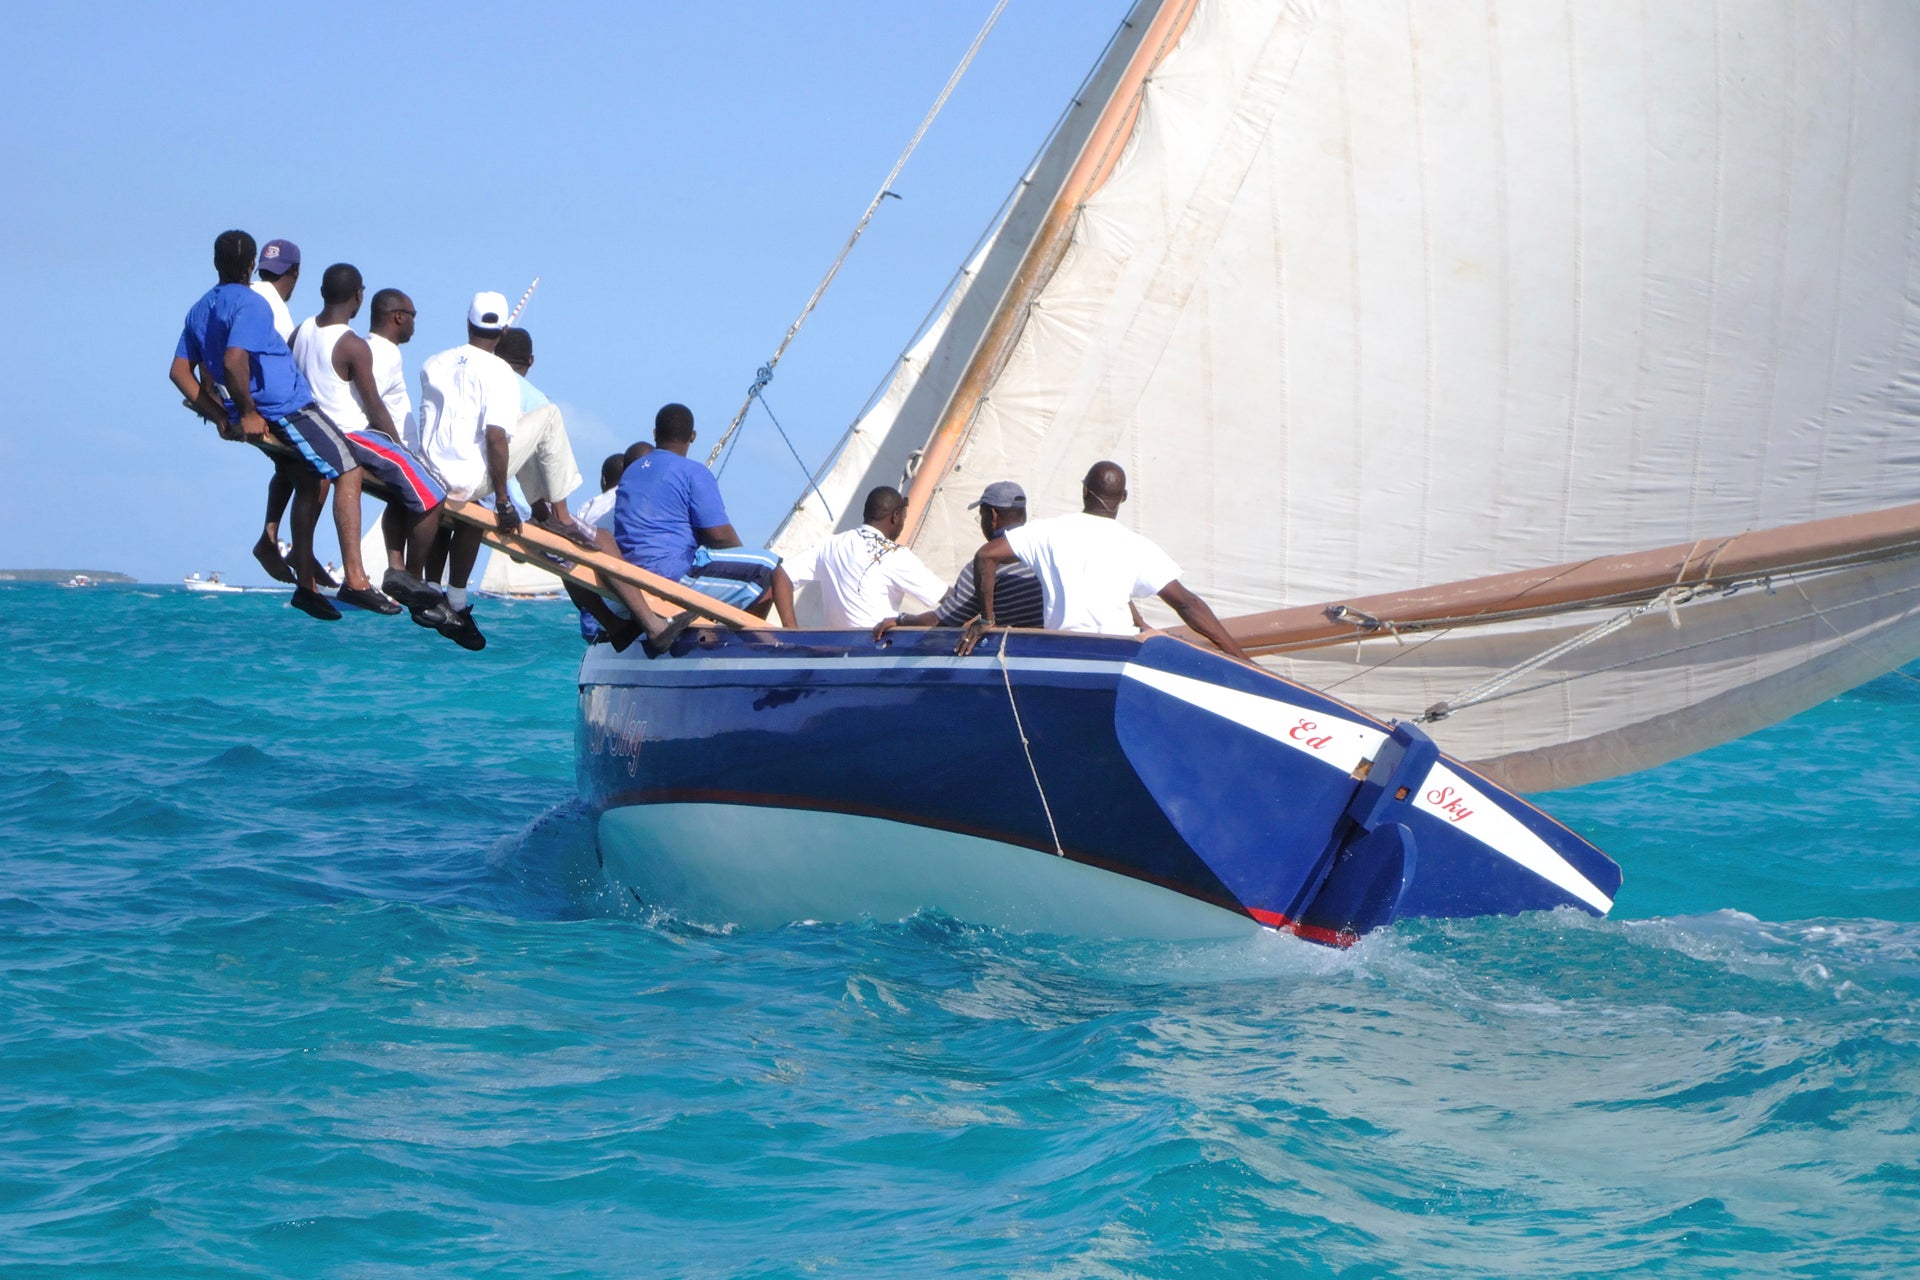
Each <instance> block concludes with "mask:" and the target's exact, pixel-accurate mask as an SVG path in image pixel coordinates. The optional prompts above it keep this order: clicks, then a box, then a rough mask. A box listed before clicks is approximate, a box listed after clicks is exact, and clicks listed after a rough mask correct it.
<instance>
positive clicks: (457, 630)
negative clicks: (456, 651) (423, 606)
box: [415, 605, 487, 653]
mask: <svg viewBox="0 0 1920 1280" xmlns="http://www.w3.org/2000/svg"><path fill="white" fill-rule="evenodd" d="M440 609H441V611H442V612H444V613H445V614H446V620H445V621H444V622H437V623H435V624H434V630H435V631H438V632H439V633H440V634H441V635H443V636H445V637H446V638H447V639H449V640H451V641H453V642H454V643H455V644H457V645H459V646H460V647H461V648H462V649H470V650H472V651H473V652H475V653H478V652H479V651H480V650H482V649H484V648H486V647H487V638H486V637H485V636H483V635H481V634H480V628H479V627H476V626H474V625H473V606H472V605H468V606H467V607H466V608H464V609H456V608H454V607H453V606H452V605H441V606H440ZM418 620H419V619H418V618H416V619H415V621H418Z"/></svg>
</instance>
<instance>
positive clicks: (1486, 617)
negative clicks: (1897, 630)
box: [1176, 503, 1920, 654]
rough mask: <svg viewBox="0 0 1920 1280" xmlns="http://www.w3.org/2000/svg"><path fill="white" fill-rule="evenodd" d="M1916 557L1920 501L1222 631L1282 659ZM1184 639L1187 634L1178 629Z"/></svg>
mask: <svg viewBox="0 0 1920 1280" xmlns="http://www.w3.org/2000/svg"><path fill="white" fill-rule="evenodd" d="M1915 554H1920V503H1913V504H1909V505H1906V506H1899V507H1888V508H1886V509H1884V510H1881V511H1868V512H1861V513H1859V514H1857V515H1849V516H1830V517H1828V518H1826V519H1822V520H1809V521H1806V522H1804V523H1801V524H1792V525H1782V526H1780V527H1779V528H1775V529H1762V530H1757V531H1750V532H1746V533H1736V534H1729V535H1728V536H1726V537H1724V538H1702V539H1699V540H1698V541H1695V542H1690V543H1678V544H1676V545H1674V546H1670V547H1660V548H1658V549H1656V550H1651V551H1636V552H1629V553H1627V554H1625V555H1615V556H1598V557H1595V558H1594V559H1591V560H1578V561H1574V562H1572V563H1569V564H1557V565H1549V566H1547V567H1545V568H1540V569H1522V570H1519V571H1517V572H1513V573H1501V574H1494V575H1492V576H1490V577H1485V578H1473V579H1469V580H1467V581H1465V582H1448V583H1443V584H1440V585H1436V586H1431V587H1416V588H1414V589H1412V590H1408V591H1396V592H1392V593H1389V594H1386V595H1377V596H1363V597H1359V598H1356V599H1351V600H1345V601H1340V602H1337V603H1332V604H1316V605H1296V606H1294V607H1292V608H1288V609H1274V610H1270V611H1268V612H1266V613H1253V614H1247V615H1245V616H1244V617H1238V618H1227V619H1224V620H1223V621H1222V625H1223V626H1225V627H1226V629H1227V631H1228V632H1229V633H1231V634H1232V636H1233V638H1234V639H1236V640H1238V641H1239V642H1240V644H1241V646H1242V647H1243V648H1245V649H1246V650H1247V652H1248V653H1253V654H1262V653H1283V652H1287V651H1290V650H1295V649H1313V648H1318V647H1320V646H1323V645H1331V644H1342V643H1351V642H1352V641H1353V640H1354V639H1356V638H1364V637H1366V636H1370V635H1373V636H1385V635H1389V634H1393V633H1403V634H1411V633H1414V632H1420V631H1434V630H1441V629H1446V628H1454V627H1467V626H1481V625H1486V624H1489V623H1495V622H1505V621H1508V620H1510V619H1514V618H1523V617H1537V616H1539V615H1541V614H1546V613H1553V612H1559V611H1562V610H1571V609H1578V608H1595V607H1605V606H1610V605H1611V606H1621V605H1629V604H1634V603H1638V602H1641V601H1645V600H1650V599H1653V598H1654V597H1656V596H1658V595H1659V594H1660V593H1661V592H1663V591H1665V590H1667V589H1668V588H1671V587H1713V586H1724V585H1728V584H1731V583H1735V582H1742V581H1752V580H1755V579H1760V578H1765V577H1767V576H1769V575H1772V574H1781V575H1786V574H1791V573H1812V572H1818V571H1821V570H1825V569H1835V568H1840V567H1843V566H1847V565H1856V564H1865V563H1872V562H1875V561H1881V560H1892V559H1897V558H1900V557H1904V556H1910V555H1915ZM1176 634H1183V635H1184V634H1187V631H1186V629H1185V628H1184V627H1183V628H1179V629H1178V631H1177V632H1176Z"/></svg>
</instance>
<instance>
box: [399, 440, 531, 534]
mask: <svg viewBox="0 0 1920 1280" xmlns="http://www.w3.org/2000/svg"><path fill="white" fill-rule="evenodd" d="M388 421H392V419H388ZM486 440H487V479H488V480H489V481H490V482H491V483H492V485H493V523H494V525H495V527H497V528H498V529H499V530H500V532H502V533H518V532H519V531H520V513H519V512H518V511H515V510H514V509H513V499H512V498H511V497H510V496H508V494H507V433H506V432H505V431H502V430H501V429H500V428H499V427H495V426H489V427H488V428H487V435H486Z"/></svg>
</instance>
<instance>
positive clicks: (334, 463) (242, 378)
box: [168, 231, 398, 622]
mask: <svg viewBox="0 0 1920 1280" xmlns="http://www.w3.org/2000/svg"><path fill="white" fill-rule="evenodd" d="M255 251H256V250H255V245H254V242H253V237H252V236H250V235H248V234H247V233H246V232H244V231H227V232H223V233H221V235H220V236H219V238H217V239H216V240H215V241H214V242H213V265H214V269H215V270H216V271H217V272H219V276H220V283H218V284H217V285H215V286H214V287H213V288H212V289H209V290H208V291H207V292H206V294H205V295H203V296H202V297H201V299H200V300H199V301H198V302H196V303H194V304H193V307H192V309H191V310H189V311H188V312H187V319H186V324H185V326H184V328H183V329H182V331H181V334H180V341H179V344H178V345H177V346H176V347H175V348H174V353H173V364H172V367H171V368H170V369H169V371H168V377H169V378H170V379H171V381H172V382H173V385H174V386H175V387H176V388H177V389H178V390H179V392H180V394H181V395H183V396H185V397H186V399H187V402H188V404H189V405H190V406H191V407H192V408H193V411H194V412H195V413H198V414H199V415H200V416H201V417H203V418H205V419H206V420H207V421H208V422H211V423H213V425H214V426H215V427H216V428H217V429H218V430H219V432H220V434H221V436H222V437H223V438H225V439H228V440H245V441H246V442H247V443H249V444H255V445H265V444H267V443H268V442H272V443H274V444H278V445H279V446H281V448H283V449H288V450H291V451H292V452H293V453H294V454H295V455H296V456H297V458H298V462H297V463H289V464H288V466H289V468H290V470H291V474H290V477H289V478H290V479H292V480H293V483H294V504H293V548H294V565H295V571H296V573H297V574H298V575H299V578H298V585H297V586H295V588H294V592H293V599H292V600H291V601H290V603H291V604H292V605H293V607H294V608H296V609H299V610H301V611H302V612H303V613H307V614H310V615H312V616H313V617H316V618H319V619H321V620H323V621H327V622H331V621H333V620H335V619H337V618H338V617H339V616H340V611H339V610H338V609H336V608H335V607H334V606H333V602H332V601H330V600H328V599H327V598H326V597H325V596H323V595H321V594H320V593H319V591H317V590H316V589H315V584H314V572H315V563H314V558H313V529H314V525H315V524H317V523H318V522H319V519H320V508H321V507H322V506H323V505H325V503H326V497H327V485H328V482H329V481H331V482H333V484H334V486H335V494H334V503H333V518H334V523H335V525H336V526H337V527H338V528H339V532H340V554H341V558H342V559H343V560H344V562H345V563H346V566H347V586H345V587H342V588H341V589H340V598H341V599H343V600H346V601H348V602H349V603H352V604H357V605H360V606H361V607H362V608H367V609H372V610H374V611H375V612H380V613H396V612H398V609H397V608H396V607H395V606H394V605H393V603H392V601H390V600H388V599H387V598H386V597H385V596H382V595H381V594H380V593H379V592H377V591H374V590H373V589H372V586H371V584H370V583H369V582H368V581H367V575H366V570H365V568H364V567H363V566H362V565H361V562H360V464H359V462H358V461H356V460H355V458H354V455H353V450H352V448H351V446H349V444H348V443H347V439H346V437H345V436H344V435H343V434H342V433H341V432H340V431H339V430H338V429H337V428H336V427H334V425H333V424H332V423H331V422H328V421H327V419H326V417H325V416H324V415H323V414H321V413H319V412H318V411H317V410H316V409H315V408H314V405H313V390H312V388H310V387H309V386H308V385H307V381H306V379H305V378H304V377H302V376H301V374H300V369H299V367H298V366H297V365H296V364H295V363H294V359H293V352H292V351H290V350H288V348H287V344H286V343H285V342H284V341H283V340H282V339H281V337H280V335H279V334H278V333H277V332H275V331H274V327H273V311H272V308H270V307H269V306H268V305H267V302H266V300H265V299H264V298H262V297H261V296H260V295H259V294H258V293H255V292H254V291H253V289H252V288H251V287H250V286H249V283H248V282H249V281H250V280H252V278H253V266H254V255H255ZM275 460H276V463H278V462H279V459H278V458H276V459H275Z"/></svg>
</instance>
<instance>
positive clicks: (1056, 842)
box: [1000, 629, 1067, 858]
mask: <svg viewBox="0 0 1920 1280" xmlns="http://www.w3.org/2000/svg"><path fill="white" fill-rule="evenodd" d="M1012 639H1013V635H1012V632H1011V630H1010V629H1009V630H1006V631H1002V632H1001V633H1000V678H1001V679H1002V680H1004V681H1005V682H1006V685H1007V705H1008V706H1009V707H1011V708H1012V709H1013V728H1014V731H1015V732H1016V733H1018V734H1019V735H1020V749H1021V750H1022V751H1024V752H1026V753H1027V772H1028V773H1031V774H1032V775H1033V789H1034V790H1035V791H1037V792H1039V793H1040V811H1041V812H1042V813H1044V814H1046V815H1047V831H1048V832H1049V833H1051V834H1052V836H1053V851H1054V853H1056V854H1058V855H1059V856H1060V857H1062V858H1064V857H1066V856H1067V851H1066V850H1065V849H1064V848H1062V847H1061V845H1060V828H1059V827H1056V826H1055V825H1054V824H1053V806H1052V805H1050V804H1048V803H1047V789H1046V788H1045V787H1043V786H1041V785H1040V768H1039V766H1038V765H1036V764H1034V762H1033V745H1032V744H1031V743H1029V742H1028V741H1027V727H1026V726H1025V725H1024V724H1022V723H1020V704H1019V703H1017V702H1015V701H1014V700H1013V675H1012V673H1011V672H1010V671H1008V670H1007V643H1008V642H1009V641H1011V640H1012Z"/></svg>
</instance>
